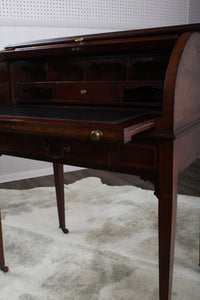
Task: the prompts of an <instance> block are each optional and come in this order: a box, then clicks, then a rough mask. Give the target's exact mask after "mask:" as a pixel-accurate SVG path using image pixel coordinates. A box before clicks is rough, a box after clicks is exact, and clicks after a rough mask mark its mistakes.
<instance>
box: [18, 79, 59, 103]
mask: <svg viewBox="0 0 200 300" xmlns="http://www.w3.org/2000/svg"><path fill="white" fill-rule="evenodd" d="M16 92H17V93H16V95H17V96H16V100H17V102H23V103H24V102H41V101H45V102H46V101H49V100H50V101H52V100H56V98H57V87H56V84H55V83H27V84H26V83H19V84H17V86H16Z"/></svg>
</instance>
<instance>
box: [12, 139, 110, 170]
mask: <svg viewBox="0 0 200 300" xmlns="http://www.w3.org/2000/svg"><path fill="white" fill-rule="evenodd" d="M12 150H13V152H14V153H15V154H16V155H17V154H18V155H19V156H24V157H30V158H37V159H42V160H46V161H62V162H63V163H66V164H73V163H74V164H80V165H83V166H85V165H87V163H90V164H96V165H109V164H110V155H109V148H108V146H107V144H103V143H98V144H95V143H93V142H90V141H87V142H83V141H79V140H73V139H68V138H57V137H55V138H52V137H41V136H37V137H33V136H28V135H25V134H19V135H18V134H15V135H13V141H12Z"/></svg>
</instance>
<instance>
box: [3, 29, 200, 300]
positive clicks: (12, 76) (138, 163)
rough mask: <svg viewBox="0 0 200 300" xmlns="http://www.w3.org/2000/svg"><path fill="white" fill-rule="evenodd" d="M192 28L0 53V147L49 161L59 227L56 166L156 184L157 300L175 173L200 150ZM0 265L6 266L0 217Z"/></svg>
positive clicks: (162, 290) (171, 225)
mask: <svg viewBox="0 0 200 300" xmlns="http://www.w3.org/2000/svg"><path fill="white" fill-rule="evenodd" d="M199 31H200V24H192V25H181V26H171V27H162V28H150V29H142V30H129V31H123V32H115V33H106V34H97V35H86V36H76V37H67V38H58V39H50V40H41V41H34V42H28V43H24V44H20V45H17V44H16V45H10V46H8V47H6V48H5V49H4V50H2V51H1V53H0V153H1V154H5V155H11V156H16V157H17V156H18V157H25V158H31V159H36V160H42V161H48V162H52V163H53V167H54V176H55V187H56V195H57V206H58V216H59V225H60V228H61V229H62V230H63V231H64V232H65V233H67V232H68V230H67V229H66V228H65V209H64V185H63V164H69V165H70V164H71V165H75V166H81V167H91V168H96V169H103V170H110V171H114V172H115V171H116V172H122V173H129V174H134V175H138V176H140V177H141V178H143V179H147V180H150V181H151V182H152V183H153V185H154V187H155V195H156V196H157V198H158V220H159V222H158V236H159V299H160V300H169V299H171V288H172V273H173V257H174V241H175V225H176V206H177V181H178V175H179V173H180V172H181V171H182V170H184V168H186V167H187V166H188V165H190V164H191V163H192V162H193V161H194V160H195V159H196V158H198V156H199V155H200V82H199V80H200V32H199ZM27 141H28V142H27ZM183 149H184V151H183ZM0 222H1V219H0ZM133 222H134V220H133ZM0 268H1V270H3V271H5V272H6V271H7V270H8V268H7V267H6V266H5V261H4V251H3V239H2V229H1V223H0Z"/></svg>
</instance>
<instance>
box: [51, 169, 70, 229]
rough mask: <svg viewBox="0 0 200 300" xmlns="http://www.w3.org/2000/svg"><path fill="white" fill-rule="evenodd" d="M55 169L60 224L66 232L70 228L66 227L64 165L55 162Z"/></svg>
mask: <svg viewBox="0 0 200 300" xmlns="http://www.w3.org/2000/svg"><path fill="white" fill-rule="evenodd" d="M53 169H54V180H55V188H56V198H57V208H58V218H59V225H60V228H61V229H62V231H63V232H64V233H68V232H69V230H68V229H67V228H66V227H65V196H64V175H63V165H62V164H59V163H53Z"/></svg>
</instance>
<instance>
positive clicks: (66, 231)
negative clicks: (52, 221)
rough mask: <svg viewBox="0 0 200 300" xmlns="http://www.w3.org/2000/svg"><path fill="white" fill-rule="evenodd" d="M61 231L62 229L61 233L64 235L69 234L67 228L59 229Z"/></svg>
mask: <svg viewBox="0 0 200 300" xmlns="http://www.w3.org/2000/svg"><path fill="white" fill-rule="evenodd" d="M61 229H62V231H63V232H64V233H65V234H67V233H69V230H68V229H67V228H65V227H63V228H62V227H61Z"/></svg>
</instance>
